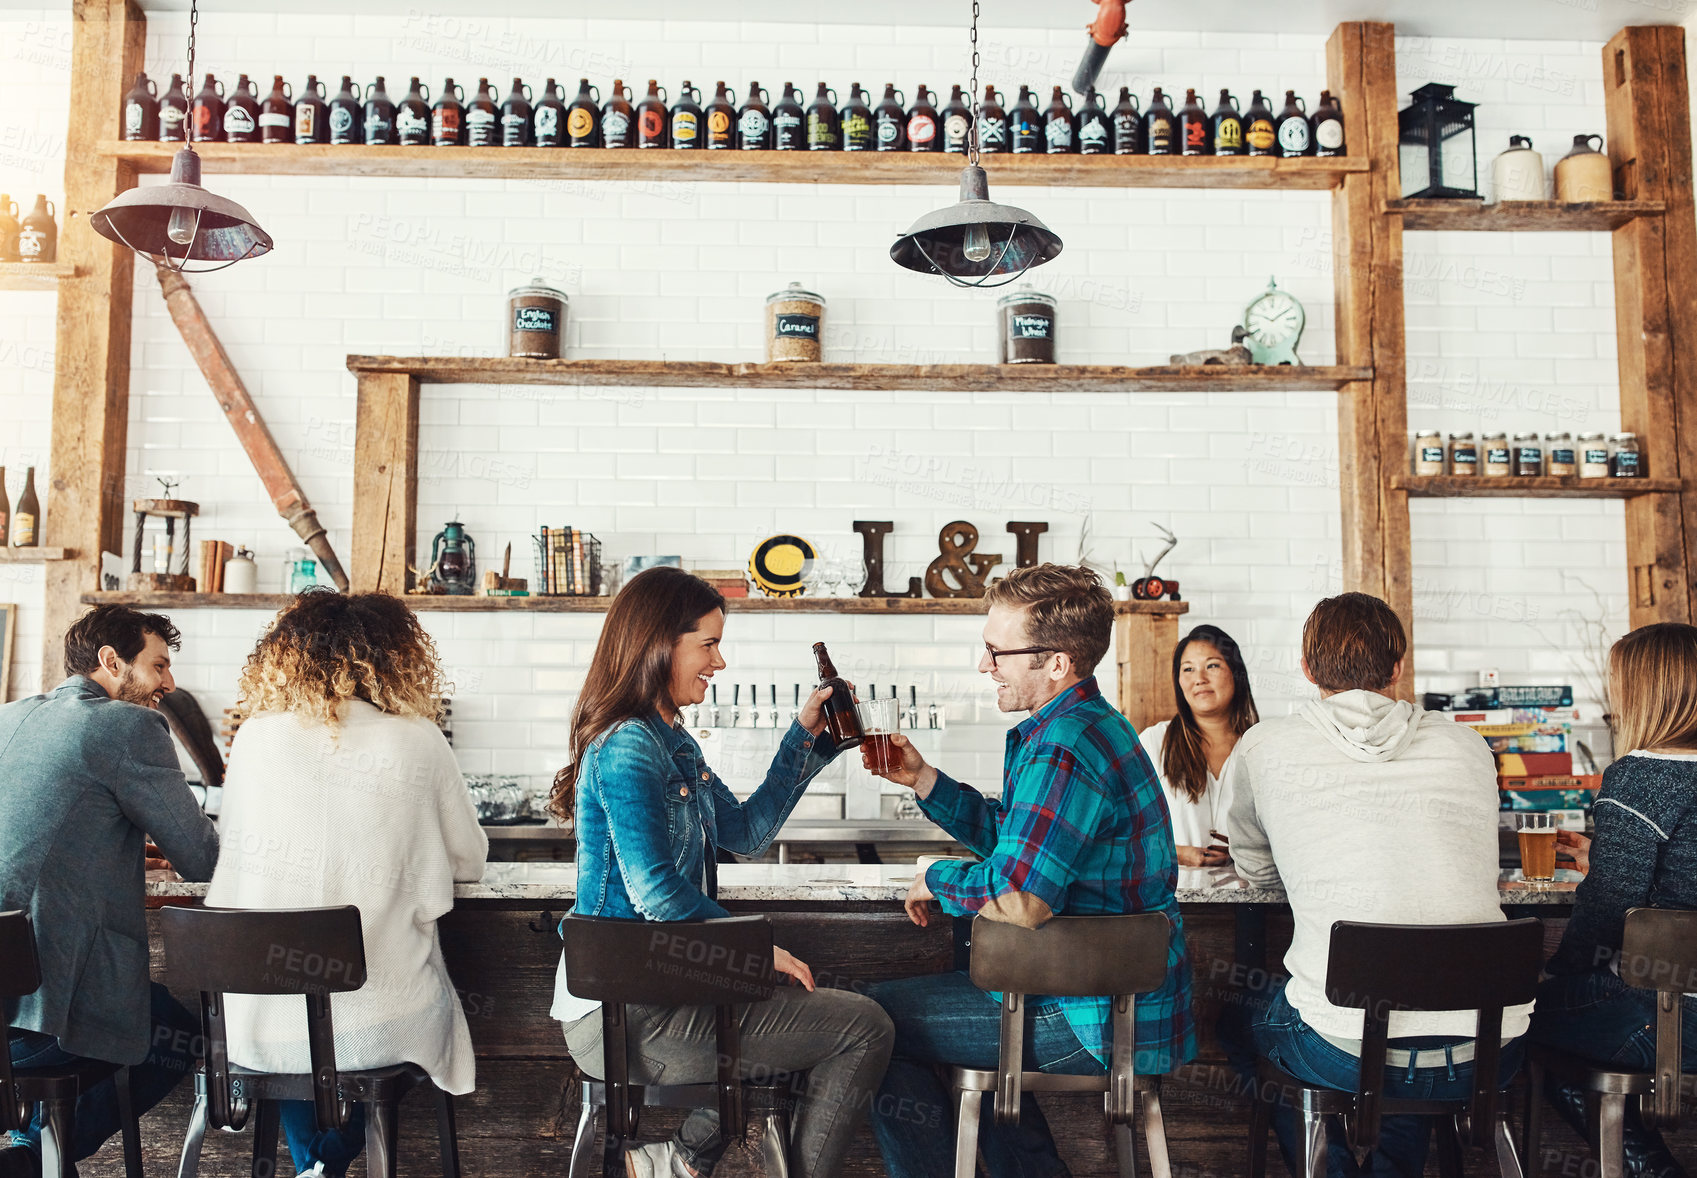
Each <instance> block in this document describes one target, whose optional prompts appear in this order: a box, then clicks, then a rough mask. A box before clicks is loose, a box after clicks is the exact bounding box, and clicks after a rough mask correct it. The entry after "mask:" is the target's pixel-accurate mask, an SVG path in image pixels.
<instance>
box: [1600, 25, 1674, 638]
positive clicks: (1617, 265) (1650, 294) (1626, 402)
mask: <svg viewBox="0 0 1697 1178" xmlns="http://www.w3.org/2000/svg"><path fill="white" fill-rule="evenodd" d="M1603 90H1604V99H1605V109H1606V112H1607V138H1608V145H1609V157H1610V162H1611V163H1612V164H1613V166H1614V173H1615V190H1616V195H1617V196H1620V197H1623V198H1626V199H1628V200H1654V201H1660V202H1662V204H1663V206H1664V208H1665V209H1666V212H1665V213H1664V214H1663V215H1662V216H1660V217H1643V218H1638V219H1636V220H1633V221H1629V222H1627V223H1626V224H1624V225H1622V226H1621V227H1620V228H1619V229H1616V230H1615V231H1614V271H1615V328H1616V334H1617V335H1618V337H1619V356H1620V361H1619V362H1620V417H1621V426H1622V428H1623V429H1627V430H1631V431H1632V432H1634V433H1636V434H1637V435H1638V436H1639V441H1640V445H1641V446H1642V447H1643V455H1644V462H1645V465H1646V468H1647V469H1646V473H1647V474H1649V475H1651V476H1653V477H1655V478H1658V479H1678V480H1680V482H1681V485H1682V487H1688V486H1689V482H1688V480H1689V479H1690V478H1691V477H1692V475H1693V474H1697V276H1694V275H1693V273H1692V271H1693V268H1694V267H1697V220H1694V214H1693V206H1692V176H1691V130H1690V127H1691V124H1690V109H1689V102H1688V98H1687V90H1686V77H1685V32H1684V30H1683V29H1681V28H1678V27H1676V26H1666V27H1663V26H1659V25H1657V26H1646V27H1628V28H1625V29H1622V30H1621V31H1620V32H1619V33H1617V34H1615V36H1614V37H1613V38H1611V39H1610V40H1609V43H1608V44H1607V45H1606V46H1604V48H1603ZM1689 498H1690V495H1689V492H1688V491H1687V490H1684V489H1682V490H1681V492H1680V493H1679V494H1671V495H1646V496H1641V497H1639V498H1636V499H1629V500H1628V501H1627V504H1626V551H1627V567H1628V577H1629V580H1628V592H1629V604H1630V617H1631V623H1632V625H1633V626H1634V627H1635V628H1636V627H1638V626H1642V625H1646V624H1648V623H1650V622H1689V621H1691V620H1692V618H1693V617H1694V616H1697V610H1694V608H1693V604H1692V602H1693V595H1694V593H1697V585H1694V584H1693V582H1692V572H1693V566H1694V556H1697V519H1691V518H1689V516H1690V511H1689V510H1688V508H1689V507H1690V506H1691V505H1690V504H1689V503H1688V499H1689Z"/></svg>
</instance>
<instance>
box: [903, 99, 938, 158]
mask: <svg viewBox="0 0 1697 1178" xmlns="http://www.w3.org/2000/svg"><path fill="white" fill-rule="evenodd" d="M907 146H908V150H910V151H942V150H943V137H942V136H941V135H939V134H938V133H937V107H936V104H935V103H933V102H932V100H931V91H930V89H929V88H928V87H927V86H926V85H925V83H924V82H921V83H920V84H919V93H918V95H917V96H916V97H915V98H914V100H913V109H911V110H909V111H908V112H907Z"/></svg>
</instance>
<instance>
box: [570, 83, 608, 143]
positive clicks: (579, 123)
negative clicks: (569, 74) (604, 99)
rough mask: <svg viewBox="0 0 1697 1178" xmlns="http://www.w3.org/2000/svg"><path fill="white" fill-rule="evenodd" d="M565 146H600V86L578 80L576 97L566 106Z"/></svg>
mask: <svg viewBox="0 0 1697 1178" xmlns="http://www.w3.org/2000/svg"><path fill="white" fill-rule="evenodd" d="M566 146H567V147H600V146H601V87H599V86H591V85H590V84H589V79H588V78H583V79H581V80H579V82H578V86H577V97H576V98H574V99H572V104H571V106H569V107H567V108H566Z"/></svg>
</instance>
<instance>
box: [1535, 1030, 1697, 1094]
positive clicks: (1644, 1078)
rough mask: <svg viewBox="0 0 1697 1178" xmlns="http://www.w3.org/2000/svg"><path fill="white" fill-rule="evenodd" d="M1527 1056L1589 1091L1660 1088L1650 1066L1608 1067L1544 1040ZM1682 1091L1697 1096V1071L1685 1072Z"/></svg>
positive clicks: (1648, 1091)
mask: <svg viewBox="0 0 1697 1178" xmlns="http://www.w3.org/2000/svg"><path fill="white" fill-rule="evenodd" d="M1526 1057H1527V1059H1528V1060H1530V1061H1531V1062H1533V1063H1536V1064H1537V1065H1538V1066H1539V1067H1541V1068H1543V1069H1544V1071H1545V1072H1546V1073H1547V1074H1549V1075H1552V1076H1555V1077H1556V1078H1557V1079H1558V1080H1560V1081H1562V1082H1563V1083H1564V1084H1570V1085H1572V1086H1573V1087H1575V1088H1583V1089H1584V1090H1585V1091H1587V1092H1597V1093H1602V1094H1604V1095H1608V1096H1649V1095H1650V1094H1651V1093H1653V1092H1655V1090H1656V1073H1655V1072H1654V1071H1651V1070H1650V1069H1648V1068H1646V1069H1645V1070H1643V1071H1636V1072H1635V1071H1623V1070H1621V1069H1619V1068H1615V1067H1604V1066H1603V1065H1601V1064H1594V1063H1589V1062H1587V1061H1586V1060H1584V1059H1581V1058H1580V1057H1578V1056H1576V1055H1569V1054H1568V1053H1567V1052H1565V1051H1561V1050H1558V1049H1556V1048H1552V1047H1545V1046H1544V1045H1543V1044H1541V1043H1534V1044H1532V1045H1531V1046H1529V1047H1528V1048H1527V1049H1526ZM1679 1091H1680V1094H1681V1095H1682V1096H1697V1072H1684V1073H1682V1074H1681V1076H1680V1081H1679Z"/></svg>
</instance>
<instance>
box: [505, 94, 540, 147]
mask: <svg viewBox="0 0 1697 1178" xmlns="http://www.w3.org/2000/svg"><path fill="white" fill-rule="evenodd" d="M535 115H536V112H535V110H533V109H532V108H531V105H530V87H529V86H526V85H525V84H524V79H523V78H514V79H513V92H512V93H511V94H509V95H507V99H506V101H505V102H503V103H501V146H502V147H529V146H530V123H531V119H533V118H534V117H535Z"/></svg>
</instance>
